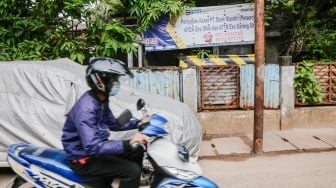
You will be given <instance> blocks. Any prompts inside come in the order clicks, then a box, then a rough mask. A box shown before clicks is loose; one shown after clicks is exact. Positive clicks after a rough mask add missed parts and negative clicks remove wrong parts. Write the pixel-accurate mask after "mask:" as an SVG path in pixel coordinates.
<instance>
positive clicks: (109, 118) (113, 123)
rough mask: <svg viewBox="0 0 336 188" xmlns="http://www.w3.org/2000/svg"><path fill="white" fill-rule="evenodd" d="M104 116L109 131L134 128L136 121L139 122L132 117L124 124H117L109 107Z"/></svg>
mask: <svg viewBox="0 0 336 188" xmlns="http://www.w3.org/2000/svg"><path fill="white" fill-rule="evenodd" d="M106 117H107V124H108V125H109V127H110V130H111V131H125V130H131V129H136V128H137V125H138V123H139V122H140V120H138V119H132V120H130V121H128V122H127V123H126V124H124V125H119V124H118V122H117V120H116V118H115V117H114V115H113V113H112V111H111V109H110V108H108V110H107V115H106Z"/></svg>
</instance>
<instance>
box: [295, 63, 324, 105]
mask: <svg viewBox="0 0 336 188" xmlns="http://www.w3.org/2000/svg"><path fill="white" fill-rule="evenodd" d="M313 68H314V63H310V62H307V61H304V62H302V63H300V64H299V65H298V69H297V72H296V74H295V77H294V88H296V95H297V97H298V99H299V101H300V102H302V103H305V102H308V103H310V104H314V103H317V102H321V101H322V94H321V88H320V84H319V83H318V82H317V81H316V79H315V77H314V74H313Z"/></svg>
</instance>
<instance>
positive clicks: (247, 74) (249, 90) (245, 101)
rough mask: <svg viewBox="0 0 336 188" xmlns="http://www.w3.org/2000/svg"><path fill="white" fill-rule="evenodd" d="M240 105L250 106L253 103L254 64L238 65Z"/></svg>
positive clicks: (242, 106) (243, 106)
mask: <svg viewBox="0 0 336 188" xmlns="http://www.w3.org/2000/svg"><path fill="white" fill-rule="evenodd" d="M239 101H240V107H241V108H252V107H253V105H254V65H251V64H247V65H241V66H240V100H239Z"/></svg>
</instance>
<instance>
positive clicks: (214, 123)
mask: <svg viewBox="0 0 336 188" xmlns="http://www.w3.org/2000/svg"><path fill="white" fill-rule="evenodd" d="M253 113H254V111H253V110H227V111H216V112H199V113H198V114H197V115H198V118H199V120H200V123H201V126H202V130H203V134H205V135H213V136H216V135H225V134H235V133H252V132H253V126H254V114H253ZM281 117H282V118H285V116H281V112H280V110H265V111H264V131H270V130H283V129H294V128H336V118H335V117H336V107H335V106H332V107H299V108H295V109H294V110H293V117H294V118H292V119H291V121H290V124H288V126H286V127H285V128H281V121H284V120H281Z"/></svg>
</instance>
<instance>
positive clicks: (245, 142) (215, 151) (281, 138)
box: [199, 128, 336, 159]
mask: <svg viewBox="0 0 336 188" xmlns="http://www.w3.org/2000/svg"><path fill="white" fill-rule="evenodd" d="M252 149H253V135H252V133H251V134H235V135H227V136H221V137H219V138H218V137H217V138H208V139H207V140H203V141H202V144H201V147H200V154H199V158H200V159H210V158H213V159H215V158H225V157H248V156H255V155H256V154H254V153H253V152H252ZM333 150H336V128H325V129H292V130H285V131H266V132H264V135H263V154H266V155H268V154H269V155H274V154H286V153H300V152H320V151H333Z"/></svg>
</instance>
